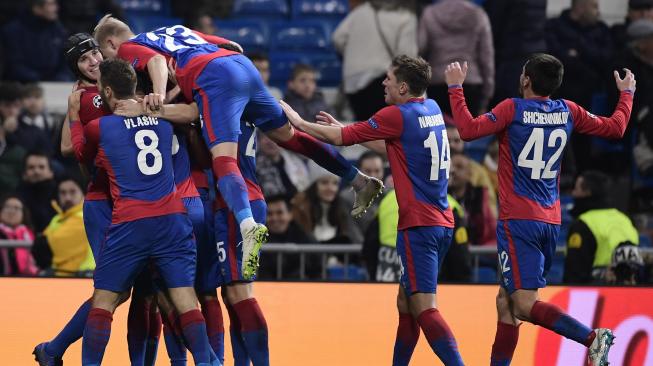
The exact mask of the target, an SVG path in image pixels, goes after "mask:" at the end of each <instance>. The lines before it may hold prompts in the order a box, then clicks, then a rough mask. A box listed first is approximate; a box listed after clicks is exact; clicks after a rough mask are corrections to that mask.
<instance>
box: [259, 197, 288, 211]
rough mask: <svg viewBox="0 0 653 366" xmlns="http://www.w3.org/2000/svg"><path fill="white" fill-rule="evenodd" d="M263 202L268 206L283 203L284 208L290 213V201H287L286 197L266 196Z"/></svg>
mask: <svg viewBox="0 0 653 366" xmlns="http://www.w3.org/2000/svg"><path fill="white" fill-rule="evenodd" d="M265 202H266V203H267V205H268V206H269V205H270V204H272V203H276V202H283V203H285V204H286V208H287V209H288V211H290V209H291V207H290V201H288V197H286V196H285V195H283V194H275V195H271V196H267V197H265Z"/></svg>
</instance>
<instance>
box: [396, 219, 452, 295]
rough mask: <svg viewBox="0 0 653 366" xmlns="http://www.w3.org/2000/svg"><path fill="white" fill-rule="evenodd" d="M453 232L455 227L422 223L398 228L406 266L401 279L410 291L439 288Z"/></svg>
mask: <svg viewBox="0 0 653 366" xmlns="http://www.w3.org/2000/svg"><path fill="white" fill-rule="evenodd" d="M452 235H453V229H452V228H448V227H443V226H418V227H411V228H408V229H405V230H399V231H398V232H397V253H398V254H399V257H400V258H401V267H402V268H401V278H400V280H399V283H400V284H401V286H402V287H403V288H404V291H405V292H406V295H408V296H410V295H412V294H414V293H417V292H423V293H432V294H434V293H435V292H436V289H437V285H438V271H439V269H440V264H441V261H442V260H444V257H445V256H446V255H447V251H448V250H449V245H450V244H451V237H452Z"/></svg>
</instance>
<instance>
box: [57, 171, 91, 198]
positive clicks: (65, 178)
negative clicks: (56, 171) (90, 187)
mask: <svg viewBox="0 0 653 366" xmlns="http://www.w3.org/2000/svg"><path fill="white" fill-rule="evenodd" d="M64 182H73V183H75V185H76V186H77V187H79V189H80V190H81V191H82V193H83V194H85V193H86V190H85V189H84V185H83V184H82V182H80V181H79V179H77V178H75V177H73V176H72V175H64V176H62V177H61V178H59V180H57V190H59V186H61V184H62V183H64Z"/></svg>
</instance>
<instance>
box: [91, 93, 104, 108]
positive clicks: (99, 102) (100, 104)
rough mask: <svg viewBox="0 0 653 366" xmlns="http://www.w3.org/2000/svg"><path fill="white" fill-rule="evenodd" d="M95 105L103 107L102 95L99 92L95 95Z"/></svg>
mask: <svg viewBox="0 0 653 366" xmlns="http://www.w3.org/2000/svg"><path fill="white" fill-rule="evenodd" d="M93 107H95V108H98V109H99V108H100V107H102V97H100V95H99V94H98V95H96V96H94V97H93Z"/></svg>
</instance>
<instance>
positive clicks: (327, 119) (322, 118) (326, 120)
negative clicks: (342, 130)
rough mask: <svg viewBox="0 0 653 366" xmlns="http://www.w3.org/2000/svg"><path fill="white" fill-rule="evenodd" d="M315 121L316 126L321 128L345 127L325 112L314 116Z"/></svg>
mask: <svg viewBox="0 0 653 366" xmlns="http://www.w3.org/2000/svg"><path fill="white" fill-rule="evenodd" d="M315 120H316V121H317V123H318V124H320V125H323V126H333V127H345V125H343V124H342V123H341V122H340V121H338V120H337V119H335V118H333V116H332V115H330V114H329V113H327V112H325V111H320V113H319V114H318V115H317V116H315Z"/></svg>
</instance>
